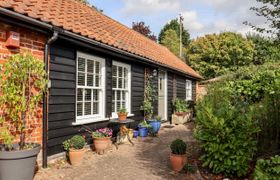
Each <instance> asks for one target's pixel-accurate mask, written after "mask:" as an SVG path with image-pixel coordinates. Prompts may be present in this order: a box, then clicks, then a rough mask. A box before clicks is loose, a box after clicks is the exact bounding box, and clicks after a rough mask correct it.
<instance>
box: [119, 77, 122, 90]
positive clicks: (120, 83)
mask: <svg viewBox="0 0 280 180" xmlns="http://www.w3.org/2000/svg"><path fill="white" fill-rule="evenodd" d="M122 80H123V79H122V78H118V83H119V87H118V88H123V81H122Z"/></svg>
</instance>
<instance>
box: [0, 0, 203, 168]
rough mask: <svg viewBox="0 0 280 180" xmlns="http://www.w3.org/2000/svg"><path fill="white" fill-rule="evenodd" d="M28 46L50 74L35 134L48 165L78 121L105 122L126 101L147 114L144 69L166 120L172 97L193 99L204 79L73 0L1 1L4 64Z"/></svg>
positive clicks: (134, 111) (132, 112) (134, 112)
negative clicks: (12, 55)
mask: <svg viewBox="0 0 280 180" xmlns="http://www.w3.org/2000/svg"><path fill="white" fill-rule="evenodd" d="M9 38H12V40H11V41H10V39H9ZM8 39H9V41H8ZM26 50H27V51H30V52H31V53H32V54H33V55H34V56H37V57H39V58H40V59H41V60H42V61H44V62H45V63H46V71H47V72H48V78H49V80H50V81H49V90H48V93H47V94H46V95H45V98H44V103H43V104H44V105H43V106H42V110H41V111H38V114H39V113H41V119H39V120H38V127H37V129H36V131H35V133H34V135H33V136H32V137H31V140H32V141H36V142H38V143H41V144H42V145H43V149H42V152H43V162H44V163H45V165H46V162H47V161H46V159H47V157H48V156H51V155H54V154H57V153H60V152H62V151H63V149H62V146H61V143H62V142H63V141H64V140H66V139H68V138H69V137H71V136H73V135H74V134H77V133H79V130H80V129H81V125H84V124H86V125H87V126H89V127H90V128H92V129H96V128H100V127H105V126H107V124H108V120H109V119H111V118H116V112H117V111H118V110H119V109H120V108H121V107H125V108H126V109H127V110H128V112H129V116H130V117H131V118H133V119H135V120H137V121H140V120H141V119H143V114H142V112H141V111H140V106H141V105H142V102H143V100H144V88H145V87H144V83H145V74H146V73H148V72H151V73H153V74H154V76H155V77H156V82H155V83H154V85H155V86H154V87H155V88H156V91H157V94H158V95H159V98H158V100H157V102H156V103H155V104H154V108H155V113H156V114H159V115H160V116H161V117H162V118H163V119H164V120H170V118H171V113H172V112H171V101H172V99H173V98H174V97H180V98H184V99H187V100H195V99H196V84H197V83H196V82H197V80H199V79H201V76H200V75H199V74H198V73H197V72H195V71H194V70H193V69H192V68H190V67H189V66H188V65H187V64H185V63H184V62H183V61H181V60H180V59H179V58H178V57H176V56H175V55H174V54H172V53H171V52H170V51H169V50H168V49H167V48H165V47H163V46H161V45H159V44H157V43H156V42H153V41H151V40H150V39H148V38H146V37H144V36H143V35H141V34H139V33H137V32H135V31H133V30H132V29H130V28H128V27H126V26H124V25H122V24H120V23H119V22H117V21H115V20H113V19H111V18H110V17H107V16H106V15H104V14H102V13H100V12H98V11H96V10H95V9H93V8H91V7H89V6H86V5H84V4H81V3H79V2H77V1H75V0H24V1H18V0H17V1H16V0H5V1H0V61H1V63H3V62H5V61H6V60H7V59H8V58H9V56H10V55H11V54H14V53H18V52H23V51H26Z"/></svg>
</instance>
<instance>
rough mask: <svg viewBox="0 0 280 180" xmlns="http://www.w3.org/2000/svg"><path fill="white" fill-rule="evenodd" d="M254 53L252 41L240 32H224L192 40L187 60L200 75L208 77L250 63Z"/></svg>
mask: <svg viewBox="0 0 280 180" xmlns="http://www.w3.org/2000/svg"><path fill="white" fill-rule="evenodd" d="M254 53H255V49H254V44H253V42H252V41H249V40H247V39H246V38H243V37H242V35H241V34H236V33H233V32H224V33H221V34H210V35H206V36H204V37H200V38H197V39H196V40H194V41H192V42H191V43H190V45H189V47H188V49H187V61H188V63H189V64H190V65H191V66H192V67H193V68H194V69H195V70H197V71H198V72H199V73H200V74H201V75H202V76H204V77H205V78H206V79H210V78H214V77H216V76H220V75H223V74H225V73H227V72H228V71H235V70H236V69H238V67H241V66H246V65H249V64H251V63H252V61H253V56H254Z"/></svg>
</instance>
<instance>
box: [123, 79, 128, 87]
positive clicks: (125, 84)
mask: <svg viewBox="0 0 280 180" xmlns="http://www.w3.org/2000/svg"><path fill="white" fill-rule="evenodd" d="M127 86H128V84H127V79H125V80H124V85H123V88H124V89H128V87H127Z"/></svg>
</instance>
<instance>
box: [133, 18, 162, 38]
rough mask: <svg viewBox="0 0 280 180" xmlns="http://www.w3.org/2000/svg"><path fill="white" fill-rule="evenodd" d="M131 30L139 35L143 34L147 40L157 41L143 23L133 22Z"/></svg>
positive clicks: (148, 27)
mask: <svg viewBox="0 0 280 180" xmlns="http://www.w3.org/2000/svg"><path fill="white" fill-rule="evenodd" d="M132 29H133V30H134V31H137V32H139V33H140V34H143V35H144V36H146V37H147V38H149V39H151V40H153V41H157V37H156V36H155V35H154V34H152V31H151V30H150V26H146V25H145V23H144V22H143V21H141V22H133V23H132Z"/></svg>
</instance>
